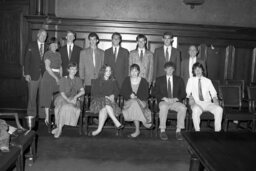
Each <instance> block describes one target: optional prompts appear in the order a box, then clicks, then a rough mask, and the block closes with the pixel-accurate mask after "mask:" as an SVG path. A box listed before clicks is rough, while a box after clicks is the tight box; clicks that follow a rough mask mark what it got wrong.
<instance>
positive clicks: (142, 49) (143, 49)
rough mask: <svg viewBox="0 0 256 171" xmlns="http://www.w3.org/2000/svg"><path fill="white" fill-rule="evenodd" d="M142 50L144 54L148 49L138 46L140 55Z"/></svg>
mask: <svg viewBox="0 0 256 171" xmlns="http://www.w3.org/2000/svg"><path fill="white" fill-rule="evenodd" d="M141 51H142V52H143V55H142V56H144V55H145V51H146V49H145V48H138V53H139V56H140V53H141Z"/></svg>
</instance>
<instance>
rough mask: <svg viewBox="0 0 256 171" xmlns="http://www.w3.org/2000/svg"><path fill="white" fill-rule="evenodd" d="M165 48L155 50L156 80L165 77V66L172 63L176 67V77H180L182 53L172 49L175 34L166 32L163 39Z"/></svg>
mask: <svg viewBox="0 0 256 171" xmlns="http://www.w3.org/2000/svg"><path fill="white" fill-rule="evenodd" d="M162 40H163V42H164V46H162V47H159V48H157V49H155V53H154V80H155V79H156V78H157V77H159V76H163V75H165V71H164V68H163V66H164V64H165V63H166V62H168V61H171V62H173V63H174V64H175V66H176V71H175V75H177V76H180V61H181V57H180V51H179V50H177V49H176V48H174V47H172V43H173V34H172V33H170V32H166V33H164V35H163V38H162Z"/></svg>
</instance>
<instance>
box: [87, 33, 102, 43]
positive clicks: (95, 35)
mask: <svg viewBox="0 0 256 171" xmlns="http://www.w3.org/2000/svg"><path fill="white" fill-rule="evenodd" d="M91 37H96V39H97V40H98V41H99V40H100V39H99V36H98V34H97V33H95V32H91V33H90V34H89V35H88V39H89V40H90V38H91Z"/></svg>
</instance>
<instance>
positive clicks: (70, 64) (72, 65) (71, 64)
mask: <svg viewBox="0 0 256 171" xmlns="http://www.w3.org/2000/svg"><path fill="white" fill-rule="evenodd" d="M71 67H76V68H77V63H75V62H70V63H69V64H68V68H67V69H70V68H71ZM77 69H78V68H77Z"/></svg>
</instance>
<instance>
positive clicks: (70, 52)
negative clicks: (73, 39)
mask: <svg viewBox="0 0 256 171" xmlns="http://www.w3.org/2000/svg"><path fill="white" fill-rule="evenodd" d="M71 54H72V50H71V45H69V48H68V59H69V60H70V59H71Z"/></svg>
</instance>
